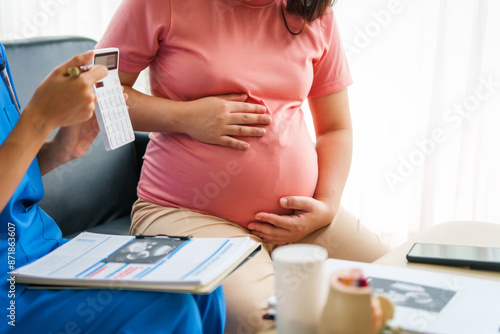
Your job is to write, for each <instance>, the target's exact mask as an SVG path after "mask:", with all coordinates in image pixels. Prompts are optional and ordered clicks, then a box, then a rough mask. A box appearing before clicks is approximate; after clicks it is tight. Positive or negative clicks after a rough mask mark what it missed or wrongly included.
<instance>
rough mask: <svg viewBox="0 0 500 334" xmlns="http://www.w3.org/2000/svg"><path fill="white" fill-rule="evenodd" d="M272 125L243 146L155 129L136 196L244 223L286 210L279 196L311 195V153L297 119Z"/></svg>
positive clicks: (313, 179) (313, 159)
mask: <svg viewBox="0 0 500 334" xmlns="http://www.w3.org/2000/svg"><path fill="white" fill-rule="evenodd" d="M276 130H277V129H276V126H275V127H274V128H270V129H268V131H267V133H266V135H265V136H264V137H261V138H245V139H244V140H246V141H247V142H249V143H250V149H248V150H246V151H240V150H235V149H232V148H227V147H221V146H217V145H208V144H204V143H200V142H198V141H196V140H193V139H191V138H189V137H187V136H184V135H178V134H174V135H171V134H170V135H167V134H159V133H156V134H154V135H152V138H151V142H150V144H149V146H148V150H147V153H146V156H145V160H144V166H143V169H142V175H141V180H140V182H139V188H138V193H139V197H141V198H142V199H144V200H147V201H151V202H154V203H157V204H161V205H165V206H175V207H182V208H187V209H190V210H193V211H197V212H201V213H204V214H209V215H214V216H218V217H221V218H224V219H227V220H230V221H233V222H235V223H238V224H240V225H242V226H244V227H246V226H247V225H248V224H249V223H250V222H251V221H253V220H254V216H255V214H256V213H258V212H273V213H277V214H290V213H291V212H290V211H288V210H285V209H283V208H281V207H280V205H279V199H280V198H281V197H283V196H292V195H293V196H308V197H312V195H313V194H314V190H315V188H316V182H317V177H318V165H317V157H316V151H315V148H314V144H313V143H312V141H311V139H310V136H309V133H308V132H307V129H306V127H305V124H303V122H300V123H299V124H298V125H297V126H296V127H291V126H287V128H286V129H280V130H281V131H280V132H277V131H276ZM283 130H286V131H285V133H283ZM278 133H280V135H279V136H278Z"/></svg>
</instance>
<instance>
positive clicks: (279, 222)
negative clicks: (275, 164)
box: [248, 196, 336, 245]
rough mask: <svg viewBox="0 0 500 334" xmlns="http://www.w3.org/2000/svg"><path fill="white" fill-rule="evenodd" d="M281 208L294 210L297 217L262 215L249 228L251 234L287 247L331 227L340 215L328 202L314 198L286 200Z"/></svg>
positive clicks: (282, 202) (272, 214) (287, 198)
mask: <svg viewBox="0 0 500 334" xmlns="http://www.w3.org/2000/svg"><path fill="white" fill-rule="evenodd" d="M280 205H281V206H282V207H283V208H285V209H293V210H294V212H293V214H291V215H277V214H274V213H267V212H259V213H257V214H256V215H255V220H256V221H254V222H251V223H250V224H249V225H248V229H249V230H250V232H251V233H252V234H254V235H256V236H258V237H260V238H261V239H262V240H264V241H265V242H267V243H271V244H275V245H284V244H287V243H291V242H296V241H299V240H301V239H303V238H304V237H306V236H308V235H309V234H311V233H312V232H314V231H316V230H317V229H319V228H321V227H323V226H326V225H328V224H330V223H331V222H332V221H333V219H334V218H335V214H336V210H334V209H333V208H332V207H331V206H330V205H329V204H327V203H326V202H323V201H320V200H316V199H314V198H310V197H303V196H289V197H283V198H281V199H280Z"/></svg>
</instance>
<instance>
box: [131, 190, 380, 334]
mask: <svg viewBox="0 0 500 334" xmlns="http://www.w3.org/2000/svg"><path fill="white" fill-rule="evenodd" d="M130 233H131V234H132V235H135V234H148V235H154V234H167V235H168V234H170V235H190V234H191V235H192V236H193V237H198V238H200V237H242V236H248V237H250V238H252V239H254V240H256V241H258V242H260V243H261V244H262V246H263V248H262V251H260V252H259V253H258V254H257V255H256V256H255V257H254V258H252V259H251V260H250V261H248V262H247V263H245V265H243V266H242V267H241V268H239V269H238V270H236V271H235V272H234V273H232V274H231V276H229V277H228V279H226V281H225V282H224V283H223V289H224V295H225V298H226V305H227V318H226V319H227V321H226V333H229V334H246V333H256V332H258V331H261V330H263V329H267V328H269V327H271V326H273V322H272V321H269V320H264V319H263V318H262V317H263V315H264V314H265V313H266V311H267V299H268V298H269V297H270V296H272V295H273V294H274V268H273V263H272V260H271V256H270V254H271V252H272V251H273V249H274V248H276V245H271V244H267V243H265V242H263V241H262V240H261V239H260V238H259V237H257V236H255V235H253V234H251V233H250V232H249V230H247V229H246V228H244V227H242V226H240V225H238V224H236V223H232V222H230V221H227V220H224V219H222V218H218V217H214V216H209V215H204V214H201V213H197V212H193V211H190V210H186V209H179V208H171V207H164V206H161V205H157V204H153V203H150V202H146V201H143V200H141V199H139V200H137V202H136V203H135V204H134V207H133V209H132V226H131V228H130ZM297 243H308V244H315V245H319V246H322V247H324V248H326V249H327V250H328V257H330V258H336V259H343V260H352V261H362V262H372V261H374V260H376V259H377V258H379V257H380V256H382V255H384V254H385V253H386V252H388V251H389V247H388V246H387V245H385V244H384V243H383V242H382V241H381V240H380V239H379V238H378V236H377V235H376V234H374V233H373V232H370V231H369V230H367V229H366V228H364V227H363V226H362V225H361V224H360V222H359V220H358V219H357V218H356V217H354V216H353V215H351V214H350V213H348V212H347V211H346V210H345V209H344V208H341V209H340V210H339V212H338V214H337V216H336V217H335V219H334V221H333V222H332V223H331V224H329V225H327V226H325V227H323V228H321V229H319V230H317V231H315V232H313V233H311V234H310V235H308V236H307V237H305V238H304V239H302V240H300V241H298V242H297Z"/></svg>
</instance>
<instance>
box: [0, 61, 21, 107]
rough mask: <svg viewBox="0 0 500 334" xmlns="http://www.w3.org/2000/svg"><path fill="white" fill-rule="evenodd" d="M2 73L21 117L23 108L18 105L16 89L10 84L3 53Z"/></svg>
mask: <svg viewBox="0 0 500 334" xmlns="http://www.w3.org/2000/svg"><path fill="white" fill-rule="evenodd" d="M0 71H1V72H2V77H3V80H4V81H5V84H6V85H7V89H8V90H9V94H10V98H11V99H12V102H14V105H15V106H16V109H17V112H18V113H19V115H21V108H20V107H19V104H18V103H17V99H16V95H15V94H14V89H13V88H12V84H11V83H10V79H9V73H7V68H6V66H5V59H3V57H2V54H1V53H0Z"/></svg>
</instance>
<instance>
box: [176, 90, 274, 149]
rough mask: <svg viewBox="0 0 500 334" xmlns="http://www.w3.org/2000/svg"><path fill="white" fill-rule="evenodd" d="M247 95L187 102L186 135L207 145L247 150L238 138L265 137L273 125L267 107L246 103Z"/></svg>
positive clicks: (182, 126) (183, 127) (182, 125)
mask: <svg viewBox="0 0 500 334" xmlns="http://www.w3.org/2000/svg"><path fill="white" fill-rule="evenodd" d="M247 98H248V96H247V95H246V94H228V95H220V96H211V97H205V98H202V99H199V100H194V101H190V102H187V103H188V108H187V112H186V113H185V119H184V121H185V122H184V124H181V130H182V132H183V133H185V134H187V135H189V136H190V137H192V138H194V139H196V140H198V141H201V142H204V143H207V144H215V145H221V146H228V147H232V148H236V149H241V150H245V149H248V148H249V147H250V145H249V144H248V143H247V142H245V141H244V140H241V139H238V138H235V137H236V136H238V137H261V136H263V135H264V134H265V133H266V130H265V129H264V127H263V126H265V125H268V124H270V123H271V116H270V115H269V114H265V112H266V107H264V106H263V105H260V104H254V103H248V102H245V101H246V100H247Z"/></svg>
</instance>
